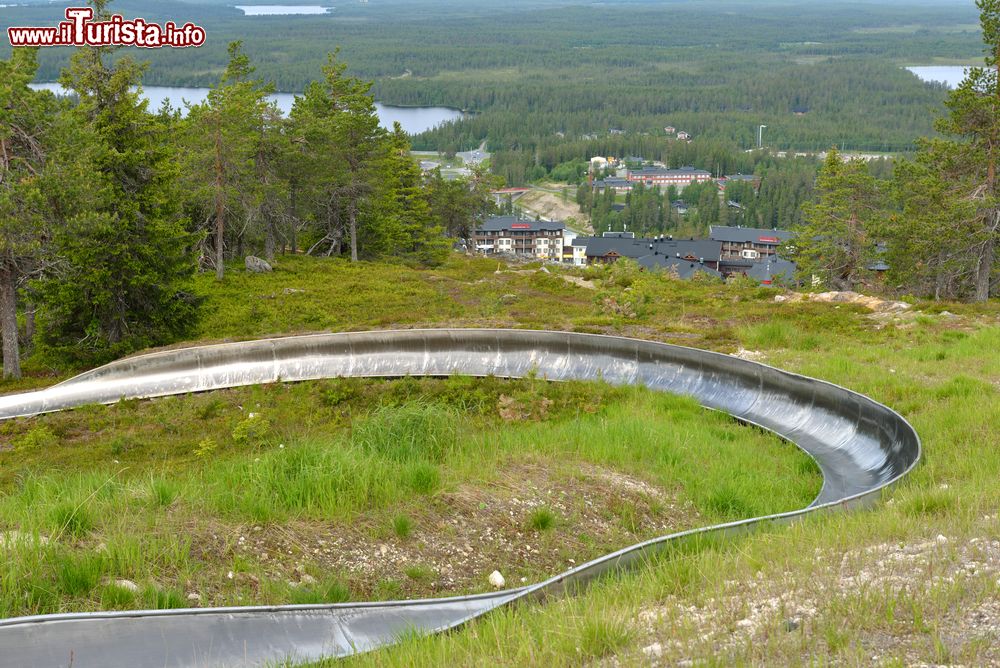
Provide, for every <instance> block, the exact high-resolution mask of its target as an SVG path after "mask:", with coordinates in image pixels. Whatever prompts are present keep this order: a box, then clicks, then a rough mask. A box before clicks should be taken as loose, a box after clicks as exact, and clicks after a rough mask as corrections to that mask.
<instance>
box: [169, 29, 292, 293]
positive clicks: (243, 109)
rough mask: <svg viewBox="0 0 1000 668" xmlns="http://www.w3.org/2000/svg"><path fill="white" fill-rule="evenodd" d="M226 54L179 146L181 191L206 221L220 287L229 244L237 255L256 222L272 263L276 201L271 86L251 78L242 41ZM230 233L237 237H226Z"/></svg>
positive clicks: (274, 117)
mask: <svg viewBox="0 0 1000 668" xmlns="http://www.w3.org/2000/svg"><path fill="white" fill-rule="evenodd" d="M228 53H229V63H228V65H227V66H226V70H225V72H224V73H223V75H222V78H221V79H220V81H219V83H218V84H217V85H216V86H215V87H214V88H212V90H210V91H209V93H208V96H207V99H206V100H205V102H204V103H202V104H199V105H194V106H192V107H191V108H190V110H189V114H188V118H187V120H186V121H185V123H183V127H184V129H185V132H184V135H183V136H184V141H183V142H182V143H183V145H184V149H185V150H184V164H185V169H184V180H185V185H186V188H185V191H186V192H187V193H188V201H189V202H190V203H191V204H192V206H193V209H194V211H196V212H198V213H200V214H201V215H199V218H201V219H203V220H206V221H207V220H211V221H212V224H211V238H212V252H211V257H212V260H211V262H212V264H214V266H215V275H216V278H218V279H219V280H222V278H223V277H224V276H225V259H226V245H227V239H228V241H229V245H230V246H231V247H232V248H233V249H234V250H241V249H242V245H243V241H244V235H245V234H246V231H247V230H249V229H252V228H253V227H254V226H255V225H254V223H258V226H259V227H262V228H263V230H264V234H265V255H267V256H269V257H273V254H274V245H275V230H274V226H273V215H275V214H273V212H269V211H268V209H269V208H271V209H274V208H277V207H276V206H274V204H273V202H274V200H275V199H276V198H280V194H276V193H274V192H273V190H274V185H275V182H276V180H277V178H276V176H275V174H274V171H275V168H276V167H275V164H274V162H275V153H276V152H277V151H276V149H274V147H273V141H274V137H275V136H276V135H279V134H280V133H279V132H278V131H277V129H278V126H279V125H280V113H279V112H278V110H277V107H276V105H275V103H274V102H272V101H270V100H269V99H268V97H267V96H268V94H270V93H271V92H273V86H272V85H271V84H265V83H264V82H262V81H260V80H257V79H254V78H253V74H254V68H253V66H252V65H251V64H250V59H249V58H248V57H247V55H246V54H245V53H244V52H243V45H242V42H239V41H236V42H232V43H231V44H229V48H228ZM269 213H270V215H268V214H269ZM196 215H197V214H196ZM227 222H237V223H241V224H238V225H227ZM231 227H232V228H235V231H229V233H228V234H227V230H229V229H230V228H231Z"/></svg>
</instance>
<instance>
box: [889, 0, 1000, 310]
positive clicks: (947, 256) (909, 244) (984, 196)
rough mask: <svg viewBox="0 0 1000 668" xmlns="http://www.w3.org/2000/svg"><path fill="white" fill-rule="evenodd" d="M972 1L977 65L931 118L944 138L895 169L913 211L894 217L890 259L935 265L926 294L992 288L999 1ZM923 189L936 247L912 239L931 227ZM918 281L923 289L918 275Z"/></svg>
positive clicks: (998, 201) (997, 225)
mask: <svg viewBox="0 0 1000 668" xmlns="http://www.w3.org/2000/svg"><path fill="white" fill-rule="evenodd" d="M976 5H977V6H978V7H979V10H980V23H981V25H982V30H983V41H984V42H985V43H986V61H985V67H973V68H970V69H969V71H968V72H967V74H966V76H965V79H964V80H963V81H962V83H961V84H960V85H959V86H958V88H957V89H955V90H954V91H952V92H951V93H950V94H949V95H948V100H947V102H946V103H945V104H946V106H947V108H948V112H949V113H948V115H947V116H945V117H943V118H941V119H939V120H938V122H937V124H936V127H937V129H938V131H939V132H941V133H942V134H944V135H946V137H943V138H935V139H929V140H923V141H921V142H920V152H919V153H920V155H919V156H918V159H917V161H916V164H915V165H912V166H908V167H904V168H902V169H900V174H899V176H898V180H899V181H900V191H901V192H902V193H903V195H904V206H905V207H906V208H907V209H908V210H910V211H911V212H914V213H915V214H916V215H914V216H901V217H897V218H896V219H895V220H894V224H892V225H890V226H889V227H888V229H887V236H888V237H890V238H891V240H892V244H891V249H890V252H891V254H892V255H893V257H894V258H895V262H894V263H893V264H894V265H895V264H897V263H909V264H913V265H914V266H916V267H924V268H928V267H933V268H935V269H934V272H933V273H934V275H935V278H934V280H933V281H932V283H933V286H934V287H933V291H934V294H938V295H941V294H942V289H943V286H946V285H947V284H950V283H952V282H953V281H957V282H958V286H961V287H960V288H959V289H958V290H957V293H965V294H967V295H968V296H969V297H970V298H971V299H972V300H974V301H978V302H981V301H986V300H987V299H989V296H990V294H991V292H993V291H994V290H995V285H996V280H997V279H996V274H997V263H996V254H997V246H998V244H1000V175H998V174H997V169H998V167H997V163H998V162H1000V0H977V2H976ZM926 193H935V194H937V195H938V196H939V198H938V200H937V202H936V205H937V209H938V210H939V211H940V212H941V213H942V218H941V220H940V226H941V227H943V228H944V229H943V230H941V232H942V233H940V234H939V233H938V232H936V231H933V234H934V236H935V237H936V240H935V244H940V246H936V245H935V244H930V245H926V244H919V243H915V242H914V241H913V238H914V237H915V236H916V235H920V234H927V233H928V232H932V231H930V230H927V225H926V223H927V221H926V217H925V214H926V212H927V211H928V209H926V208H922V207H921V206H920V205H919V204H918V203H919V202H920V201H921V199H923V198H925V196H926ZM915 210H916V211H915ZM911 253H917V254H916V255H910V254H911ZM901 270H903V268H902V267H899V268H895V269H894V272H897V274H898V272H900V271H901ZM903 278H905V276H904V277H903ZM925 278H926V277H925ZM922 285H923V287H924V288H927V287H928V286H927V284H926V281H923V282H922ZM958 286H956V287H958ZM961 288H964V289H961ZM945 292H947V293H949V294H951V293H955V292H956V291H955V290H951V289H947V290H945Z"/></svg>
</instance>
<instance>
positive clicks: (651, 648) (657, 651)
mask: <svg viewBox="0 0 1000 668" xmlns="http://www.w3.org/2000/svg"><path fill="white" fill-rule="evenodd" d="M642 653H643V654H645V655H646V656H649V657H653V658H657V659H658V658H660V657H661V656H663V645H661V644H660V643H658V642H654V643H653V644H652V645H647V646H646V647H643V648H642Z"/></svg>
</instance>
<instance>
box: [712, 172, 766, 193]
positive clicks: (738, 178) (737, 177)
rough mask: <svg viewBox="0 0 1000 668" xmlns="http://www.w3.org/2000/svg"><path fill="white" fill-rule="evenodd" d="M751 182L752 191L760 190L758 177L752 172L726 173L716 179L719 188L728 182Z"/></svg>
mask: <svg viewBox="0 0 1000 668" xmlns="http://www.w3.org/2000/svg"><path fill="white" fill-rule="evenodd" d="M737 182H738V183H751V184H753V189H754V191H758V190H760V177H759V176H755V175H753V174H726V175H725V176H723V177H722V178H720V179H719V180H718V184H719V188H722V189H724V188H725V187H726V184H728V183H737Z"/></svg>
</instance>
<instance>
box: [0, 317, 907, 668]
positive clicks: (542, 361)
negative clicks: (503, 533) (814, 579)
mask: <svg viewBox="0 0 1000 668" xmlns="http://www.w3.org/2000/svg"><path fill="white" fill-rule="evenodd" d="M451 374H464V375H471V376H487V375H493V376H497V377H506V378H521V377H524V376H527V375H529V374H537V375H538V376H539V377H541V378H546V379H548V380H570V379H573V380H598V379H600V380H604V381H606V382H609V383H613V384H620V385H635V384H641V385H645V386H646V387H649V388H650V389H653V390H660V391H665V392H671V393H674V394H681V395H689V396H691V397H694V398H695V399H697V400H698V401H699V402H701V404H702V405H703V406H705V407H707V408H711V409H714V410H718V411H723V412H725V413H729V414H731V415H733V416H734V417H736V418H737V419H739V420H741V421H743V422H746V423H749V424H754V425H757V426H760V427H762V428H764V429H768V430H770V431H772V432H774V433H775V434H777V435H778V436H781V437H783V438H785V439H787V440H789V441H791V442H792V443H795V444H796V445H798V446H799V447H800V448H802V449H803V450H804V451H805V452H807V453H808V454H809V455H811V456H812V457H813V458H814V459H815V460H816V463H817V464H818V465H819V467H820V469H821V471H822V473H823V479H824V482H823V487H822V489H821V491H820V493H819V495H818V496H817V498H816V499H815V500H814V501H813V503H812V504H810V506H808V507H807V508H803V509H801V510H798V511H794V512H789V513H782V514H778V515H771V516H768V517H759V518H748V519H746V520H742V521H739V522H732V523H729V524H723V525H716V526H711V527H704V528H701V529H694V530H692V531H685V532H681V533H676V534H671V535H669V536H663V537H661V538H657V539H654V540H650V541H646V542H644V543H640V544H638V545H633V546H631V547H627V548H625V549H622V550H619V551H617V552H614V553H612V554H609V555H606V556H604V557H601V558H599V559H595V560H593V561H591V562H588V563H585V564H582V565H580V566H577V567H576V568H573V569H571V570H568V571H566V572H564V573H561V574H559V575H556V576H554V577H552V578H551V579H549V580H546V581H544V582H540V583H538V584H534V585H531V586H528V587H521V588H518V589H510V590H505V591H501V592H496V593H489V594H482V595H476V596H459V597H451V598H443V599H427V600H410V601H389V602H378V603H344V604H335V605H309V606H278V607H244V608H203V609H191V610H159V611H135V612H108V613H101V612H99V613H78V614H63V615H42V616H35V617H21V618H16V619H7V620H0V666H18V667H26V666H57V665H64V666H65V665H72V666H73V667H74V668H87V667H89V666H101V667H104V666H157V667H162V666H245V665H262V664H273V663H276V662H281V661H286V660H287V661H292V662H296V661H309V660H317V659H320V658H324V657H336V656H345V655H349V654H353V653H356V652H363V651H367V650H371V649H374V648H377V647H383V646H386V645H390V644H393V643H395V642H398V640H399V638H400V637H401V636H402V635H405V634H408V633H414V632H416V633H436V632H440V631H443V630H447V629H450V628H454V627H456V626H458V625H461V624H463V623H465V622H468V621H470V620H472V619H474V618H476V617H478V616H480V615H482V614H484V613H486V612H488V611H490V610H492V609H495V608H497V607H499V606H502V605H505V604H508V603H510V602H512V601H515V600H518V599H522V598H525V597H541V596H546V595H550V594H554V593H559V592H561V591H563V590H564V589H566V588H567V587H570V586H577V585H579V584H581V583H584V582H586V581H587V580H590V579H592V578H594V577H596V576H598V575H600V574H602V573H605V572H608V571H611V570H614V569H618V568H622V567H624V566H626V565H628V564H630V563H633V562H637V561H639V560H642V559H644V558H647V557H648V556H650V554H651V553H652V552H654V551H656V550H661V549H663V548H664V547H666V546H669V545H671V544H672V543H673V542H674V541H676V540H678V539H680V538H683V537H687V536H692V535H703V534H710V533H728V532H738V531H744V530H747V529H750V528H753V527H754V526H757V525H759V524H760V523H762V522H775V521H790V520H792V519H794V518H796V517H799V516H801V515H803V514H806V513H810V512H814V511H817V510H823V509H833V508H846V507H854V506H860V505H864V504H868V503H870V502H873V501H874V500H875V499H877V498H878V495H879V493H880V491H881V490H882V489H883V488H885V487H886V486H888V485H890V484H892V483H894V482H896V481H898V480H899V479H900V478H902V477H903V476H904V475H906V474H907V473H908V472H909V471H910V470H911V469H912V468H913V467H914V466H915V465H916V464H917V462H918V461H919V459H920V439H919V438H918V436H917V434H916V432H915V431H914V429H913V427H911V426H910V424H909V423H907V422H906V420H904V419H903V418H902V417H901V416H900V415H898V414H897V413H895V412H894V411H892V410H891V409H889V408H887V407H885V406H883V405H882V404H879V403H877V402H875V401H873V400H871V399H869V398H867V397H865V396H862V395H860V394H857V393H856V392H852V391H850V390H847V389H844V388H842V387H838V386H836V385H832V384H830V383H826V382H823V381H820V380H816V379H813V378H807V377H804V376H799V375H796V374H792V373H788V372H786V371H780V370H778V369H774V368H772V367H769V366H765V365H762V364H757V363H754V362H748V361H745V360H741V359H737V358H734V357H731V356H728V355H723V354H719V353H713V352H708V351H704V350H696V349H692V348H684V347H679V346H672V345H667V344H663V343H655V342H650V341H639V340H635V339H626V338H621V337H612V336H599V335H590V334H575V333H567V332H543V331H528V330H484V329H474V330H470V329H432V330H402V331H383V332H360V333H342V334H318V335H311V336H296V337H288V338H278V339H267V340H260V341H246V342H241V343H228V344H220V345H210V346H200V347H194V348H185V349H180V350H170V351H165V352H158V353H151V354H147V355H141V356H138V357H133V358H127V359H123V360H119V361H117V362H113V363H111V364H108V365H106V366H103V367H100V368H98V369H94V370H93V371H89V372H87V373H84V374H81V375H79V376H77V377H75V378H72V379H70V380H67V381H65V382H63V383H59V384H58V385H54V386H52V387H50V388H48V389H45V390H41V391H38V392H28V393H24V394H17V395H11V396H5V397H0V419H9V418H13V417H17V416H27V415H35V414H38V413H45V412H50V411H59V410H65V409H69V408H74V407H76V406H81V405H84V404H93V403H112V402H115V401H118V400H120V399H122V398H126V399H132V398H150V397H158V396H166V395H175V394H184V393H188V392H203V391H208V390H215V389H222V388H228V387H237V386H242V385H253V384H260V383H272V382H287V381H301V380H315V379H321V378H334V377H373V376H379V377H400V376H408V375H412V376H447V375H451Z"/></svg>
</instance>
